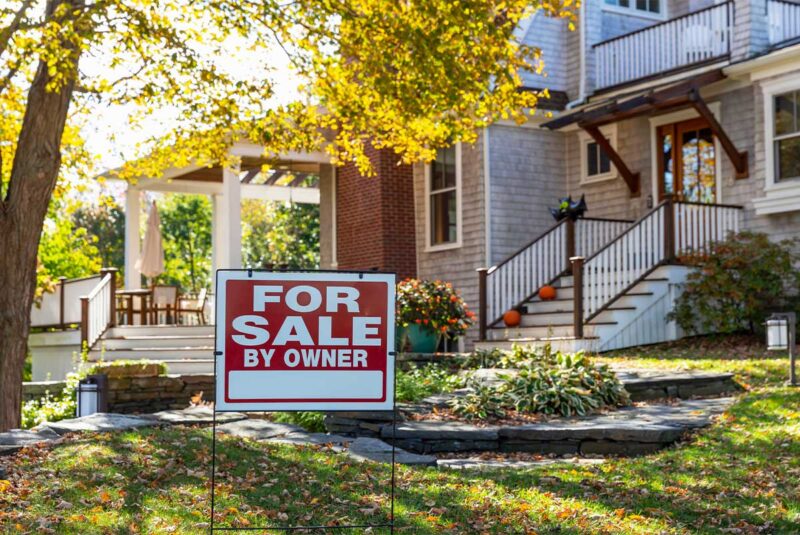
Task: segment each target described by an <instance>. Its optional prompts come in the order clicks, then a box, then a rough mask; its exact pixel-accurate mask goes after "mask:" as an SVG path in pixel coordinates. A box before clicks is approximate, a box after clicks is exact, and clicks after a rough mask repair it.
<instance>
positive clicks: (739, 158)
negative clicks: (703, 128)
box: [689, 89, 749, 179]
mask: <svg viewBox="0 0 800 535" xmlns="http://www.w3.org/2000/svg"><path fill="white" fill-rule="evenodd" d="M689 101H690V102H691V103H692V106H693V107H694V109H695V110H697V113H699V114H700V116H701V117H702V118H703V119H705V120H706V121H708V124H709V125H711V131H712V132H713V133H714V136H715V137H716V138H717V139H719V142H720V143H721V144H722V148H723V149H724V150H725V152H726V153H727V154H728V158H730V160H731V163H732V164H733V167H734V169H736V178H737V179H740V178H747V177H748V176H749V166H748V161H747V151H741V152H740V151H738V150H737V149H736V145H734V144H733V141H731V138H729V137H728V134H727V133H725V130H723V129H722V125H720V124H719V122H718V121H717V118H716V117H714V114H713V113H711V110H709V109H708V106H707V105H706V103H705V101H704V100H703V97H701V96H700V92H699V91H698V90H697V89H692V90H691V91H690V92H689Z"/></svg>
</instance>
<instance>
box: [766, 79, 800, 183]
mask: <svg viewBox="0 0 800 535" xmlns="http://www.w3.org/2000/svg"><path fill="white" fill-rule="evenodd" d="M773 110H774V112H773V113H774V130H773V133H772V147H771V148H768V150H772V154H773V164H774V171H773V172H774V179H775V182H776V183H778V182H780V181H782V180H788V179H792V178H800V90H796V91H788V92H786V93H780V94H778V95H774V96H773Z"/></svg>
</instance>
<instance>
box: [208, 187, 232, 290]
mask: <svg viewBox="0 0 800 535" xmlns="http://www.w3.org/2000/svg"><path fill="white" fill-rule="evenodd" d="M210 197H211V268H212V269H213V270H214V273H216V271H217V270H218V269H220V268H222V266H223V264H224V262H223V261H222V259H223V258H227V255H228V251H227V249H226V248H225V246H226V243H225V240H224V239H223V238H222V231H223V230H224V227H225V223H224V221H225V214H224V213H223V203H222V195H220V194H213V195H211V196H210ZM212 276H213V273H212Z"/></svg>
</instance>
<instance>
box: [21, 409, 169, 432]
mask: <svg viewBox="0 0 800 535" xmlns="http://www.w3.org/2000/svg"><path fill="white" fill-rule="evenodd" d="M156 423H157V422H156V421H154V420H152V419H148V418H140V417H136V416H128V415H125V414H115V413H102V412H99V413H97V414H92V415H90V416H83V417H81V418H73V419H71V420H61V421H59V422H47V423H44V424H42V425H39V426H37V427H35V428H34V431H41V430H51V431H54V432H56V433H58V434H59V435H63V434H65V433H72V432H76V431H121V430H124V429H134V428H137V427H147V426H151V425H156Z"/></svg>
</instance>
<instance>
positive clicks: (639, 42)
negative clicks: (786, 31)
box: [594, 0, 773, 89]
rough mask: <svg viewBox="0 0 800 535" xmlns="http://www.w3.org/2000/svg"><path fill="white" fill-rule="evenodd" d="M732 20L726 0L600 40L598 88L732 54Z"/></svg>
mask: <svg viewBox="0 0 800 535" xmlns="http://www.w3.org/2000/svg"><path fill="white" fill-rule="evenodd" d="M771 1H773V0H771ZM731 21H733V2H725V3H724V4H717V5H715V6H711V7H708V8H706V9H701V10H699V11H695V12H693V13H688V14H686V15H683V16H681V17H677V18H674V19H671V20H668V21H664V22H661V23H659V24H655V25H653V26H648V27H647V28H642V29H641V30H637V31H635V32H632V33H629V34H626V35H621V36H619V37H615V38H613V39H608V40H606V41H603V42H600V43H597V44H596V45H594V52H595V58H596V66H597V76H596V87H597V89H603V88H606V87H611V86H615V85H618V84H623V83H626V82H630V81H632V80H638V79H640V78H646V77H648V76H652V75H655V74H662V73H666V72H669V71H674V70H678V69H681V68H684V67H688V66H691V65H697V64H701V63H706V62H709V61H712V60H715V59H720V58H723V57H725V56H727V55H728V54H729V53H730V43H731Z"/></svg>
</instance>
